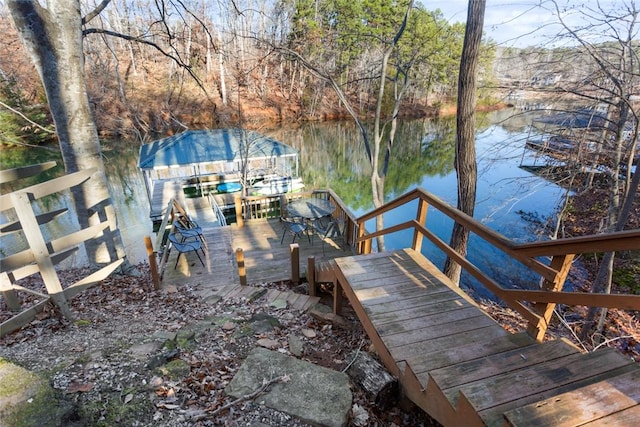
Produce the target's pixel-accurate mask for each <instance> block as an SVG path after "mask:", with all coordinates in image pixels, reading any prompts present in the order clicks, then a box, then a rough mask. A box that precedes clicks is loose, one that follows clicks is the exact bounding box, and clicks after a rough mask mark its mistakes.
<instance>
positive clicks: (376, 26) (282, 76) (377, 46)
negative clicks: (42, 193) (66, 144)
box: [0, 0, 492, 143]
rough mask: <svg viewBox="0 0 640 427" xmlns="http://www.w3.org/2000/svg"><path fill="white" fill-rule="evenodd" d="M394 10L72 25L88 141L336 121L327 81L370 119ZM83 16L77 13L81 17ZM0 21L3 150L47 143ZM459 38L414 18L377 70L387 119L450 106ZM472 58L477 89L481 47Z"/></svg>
mask: <svg viewBox="0 0 640 427" xmlns="http://www.w3.org/2000/svg"><path fill="white" fill-rule="evenodd" d="M406 3H407V2H397V3H395V2H394V3H391V2H390V3H388V4H387V3H386V2H375V1H364V2H342V1H322V2H319V1H309V0H302V1H276V2H261V1H245V2H225V1H220V2H198V1H186V2H181V1H180V2H178V1H154V2H152V1H145V0H142V1H129V0H117V1H112V2H110V4H109V5H108V6H107V7H106V8H105V9H104V10H103V11H102V12H101V13H100V14H98V15H96V16H94V17H93V20H91V21H90V22H86V23H84V24H83V41H82V42H83V50H84V61H85V70H86V81H87V91H88V93H89V98H90V104H91V109H92V114H93V115H94V116H95V121H96V124H97V127H98V132H99V134H100V135H101V137H103V138H117V137H127V138H136V139H138V140H139V141H141V142H146V141H148V140H150V139H152V138H153V137H155V136H158V135H166V134H171V133H175V132H178V131H180V130H183V129H185V128H216V127H224V126H239V125H241V126H247V127H251V126H253V127H255V126H256V123H273V122H295V121H300V120H331V119H340V118H345V117H346V116H347V114H346V112H345V110H344V107H343V105H342V103H341V102H340V100H339V99H338V98H337V97H336V95H335V93H334V92H333V90H332V88H331V87H330V84H329V83H328V82H327V81H326V79H321V78H318V76H317V75H318V73H322V74H324V75H326V76H331V77H332V78H333V79H335V80H336V81H337V83H338V84H339V85H340V86H341V88H342V90H343V92H344V93H345V94H347V96H349V99H350V100H351V103H352V105H354V106H355V108H356V109H357V110H358V114H363V115H367V114H371V113H373V110H374V108H375V98H376V91H377V84H376V82H377V80H376V73H378V72H379V71H378V69H379V67H380V61H381V60H382V50H383V49H384V48H385V44H388V43H389V39H390V38H391V37H392V35H393V33H394V31H395V29H396V28H397V26H398V25H399V22H400V19H401V16H402V13H401V12H402V10H404V9H406ZM91 6H92V3H90V2H82V7H83V11H82V15H83V16H84V15H85V14H86V13H89V12H90V11H91ZM399 12H400V13H399ZM0 13H1V14H0V30H1V31H2V34H3V39H4V41H5V42H4V43H2V46H1V47H0V57H1V59H0V77H1V81H0V84H1V85H2V92H1V93H2V95H0V100H1V101H2V103H3V107H4V108H2V109H0V120H1V121H0V123H2V125H1V129H2V132H3V139H5V141H11V142H14V143H17V142H18V141H24V140H27V141H29V143H38V141H40V140H48V139H51V138H52V137H53V134H52V126H51V119H50V118H49V114H48V111H47V103H46V97H45V94H44V91H43V89H42V86H41V84H40V81H39V79H38V77H37V74H36V71H35V69H34V68H33V65H32V64H31V62H30V60H29V57H28V55H27V54H26V52H25V51H24V47H23V45H22V44H21V43H20V41H19V39H18V36H17V33H16V30H15V27H14V25H13V24H12V23H11V19H10V17H9V14H8V12H7V10H2V11H1V12H0ZM463 36H464V24H461V23H449V22H447V21H446V20H445V19H444V18H443V16H442V14H441V13H440V12H439V11H430V10H428V9H427V8H425V7H424V6H422V5H417V6H416V7H415V9H414V10H413V11H412V14H411V17H410V22H409V23H408V25H407V28H406V33H405V35H404V36H403V37H402V38H401V39H400V41H399V44H398V48H397V49H396V50H395V51H394V53H393V57H392V58H391V60H390V62H389V63H390V66H389V69H388V75H389V81H390V82H391V81H395V82H397V83H399V82H400V81H401V80H400V79H404V81H406V84H407V87H406V90H405V95H404V97H403V103H402V108H401V109H400V116H404V117H421V116H426V115H432V114H437V112H438V110H439V108H440V107H442V106H446V105H449V104H451V103H452V102H453V101H455V92H456V85H457V75H458V66H459V60H460V52H461V49H462V41H463ZM483 52H484V61H483V64H484V65H485V66H484V67H483V70H486V73H484V74H486V75H487V79H488V76H489V72H490V67H489V65H490V63H491V57H492V48H491V45H490V44H486V45H485V49H484V51H483ZM296 55H300V56H301V57H303V58H304V59H305V61H306V62H307V66H304V65H303V64H302V63H301V61H299V60H297V59H298V58H296ZM314 70H315V71H314ZM392 93H393V92H392V91H389V93H388V95H386V96H387V97H389V98H391V97H392ZM391 104H392V100H391V99H388V100H385V103H384V104H383V107H384V108H385V109H386V110H388V111H387V113H390V108H391Z"/></svg>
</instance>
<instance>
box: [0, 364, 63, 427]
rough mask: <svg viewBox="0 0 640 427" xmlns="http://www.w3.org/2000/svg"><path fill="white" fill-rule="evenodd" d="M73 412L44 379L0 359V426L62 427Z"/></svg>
mask: <svg viewBox="0 0 640 427" xmlns="http://www.w3.org/2000/svg"><path fill="white" fill-rule="evenodd" d="M71 409H72V408H71V406H70V405H69V404H68V403H66V402H62V401H60V400H59V399H57V397H56V393H55V392H54V390H53V389H52V388H51V386H50V385H49V383H48V382H47V381H46V380H45V379H44V378H42V377H40V376H38V375H36V374H34V373H32V372H29V371H27V370H26V369H24V368H21V367H20V366H17V365H14V364H13V363H10V362H8V361H6V360H4V359H2V358H0V426H2V427H27V426H34V427H35V426H38V427H40V426H60V425H64V423H63V418H64V417H65V415H67V413H68V412H69V411H70V410H71Z"/></svg>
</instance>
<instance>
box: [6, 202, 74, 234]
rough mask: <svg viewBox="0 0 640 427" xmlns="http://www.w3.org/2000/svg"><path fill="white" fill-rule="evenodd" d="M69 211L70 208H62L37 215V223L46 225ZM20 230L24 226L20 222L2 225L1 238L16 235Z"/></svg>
mask: <svg viewBox="0 0 640 427" xmlns="http://www.w3.org/2000/svg"><path fill="white" fill-rule="evenodd" d="M68 211H69V209H68V208H62V209H56V210H54V211H51V212H46V213H43V214H40V215H36V221H37V222H38V225H42V224H46V223H48V222H51V221H53V220H54V219H56V218H57V217H59V216H60V215H62V214H63V213H65V212H68ZM19 230H22V224H20V221H12V222H9V223H6V224H2V228H0V236H1V235H3V234H9V233H15V232H16V231H19Z"/></svg>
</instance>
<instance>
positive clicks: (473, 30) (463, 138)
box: [444, 0, 486, 283]
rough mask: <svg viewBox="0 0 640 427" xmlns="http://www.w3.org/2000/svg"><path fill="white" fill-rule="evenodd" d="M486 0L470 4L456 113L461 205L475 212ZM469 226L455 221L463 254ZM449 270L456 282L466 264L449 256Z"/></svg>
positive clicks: (454, 236)
mask: <svg viewBox="0 0 640 427" xmlns="http://www.w3.org/2000/svg"><path fill="white" fill-rule="evenodd" d="M485 6H486V0H470V1H469V6H468V8H467V26H466V30H465V35H464V45H463V47H462V58H461V60H460V74H459V77H458V113H457V117H456V160H455V164H456V174H457V176H458V203H457V206H458V209H459V210H461V211H462V212H464V213H466V214H467V215H470V216H473V212H474V209H475V204H476V181H477V177H478V165H477V163H476V146H475V131H476V116H475V110H476V99H477V81H478V77H477V76H478V71H477V70H478V63H479V61H480V47H481V42H482V26H483V25H484V10H485ZM468 242H469V230H467V229H465V228H464V226H462V225H461V224H459V223H457V222H456V223H455V224H454V225H453V231H452V233H451V241H450V246H451V247H452V248H453V249H454V250H455V251H456V252H458V253H459V254H461V255H465V254H466V253H467V244H468ZM444 272H445V274H446V275H447V276H448V277H449V278H450V279H451V280H452V281H453V282H454V283H459V282H460V274H461V272H462V267H461V266H460V264H458V263H456V262H454V261H453V260H452V259H451V258H447V261H446V263H445V268H444Z"/></svg>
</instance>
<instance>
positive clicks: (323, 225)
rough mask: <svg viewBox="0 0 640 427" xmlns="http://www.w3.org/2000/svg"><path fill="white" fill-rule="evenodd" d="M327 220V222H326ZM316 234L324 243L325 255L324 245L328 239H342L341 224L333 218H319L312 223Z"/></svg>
mask: <svg viewBox="0 0 640 427" xmlns="http://www.w3.org/2000/svg"><path fill="white" fill-rule="evenodd" d="M325 220H326V222H325ZM312 227H313V231H314V234H317V235H318V237H319V238H320V240H321V241H322V253H323V254H324V243H325V241H326V239H327V237H331V238H335V237H342V231H341V230H340V228H341V227H340V222H339V221H338V220H336V218H334V217H332V216H328V217H322V218H318V219H316V220H314V221H313V223H312Z"/></svg>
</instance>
